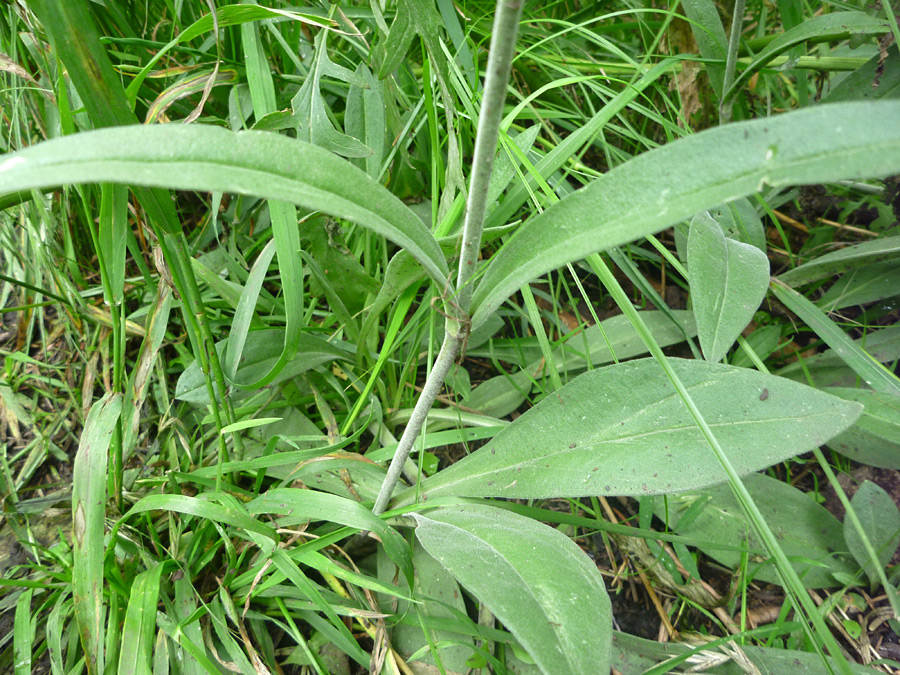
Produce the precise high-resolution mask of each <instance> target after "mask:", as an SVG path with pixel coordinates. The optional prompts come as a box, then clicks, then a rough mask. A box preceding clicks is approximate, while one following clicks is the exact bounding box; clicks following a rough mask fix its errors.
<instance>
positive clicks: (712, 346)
mask: <svg viewBox="0 0 900 675" xmlns="http://www.w3.org/2000/svg"><path fill="white" fill-rule="evenodd" d="M687 254H688V280H689V282H690V286H691V301H692V302H693V305H694V315H695V316H696V317H697V336H698V337H699V338H700V347H701V349H703V355H704V356H705V357H706V360H707V361H712V362H713V363H717V362H719V361H721V360H722V359H723V358H724V357H725V354H726V353H727V352H728V350H729V349H730V348H731V345H733V344H734V341H735V340H737V338H738V336H739V335H740V334H741V332H742V331H743V330H744V328H746V327H747V324H748V323H750V320H751V319H752V318H753V314H754V313H755V312H756V310H757V309H758V308H759V304H760V303H761V302H762V300H763V298H764V297H765V296H766V290H767V289H768V287H769V259H768V258H767V257H766V254H765V253H763V252H762V251H760V250H759V249H758V248H756V247H755V246H751V245H750V244H743V243H741V242H739V241H735V240H734V239H729V238H727V237H726V236H725V233H724V232H722V228H721V227H720V226H719V224H718V223H716V221H715V220H713V218H712V216H710V215H709V214H708V213H704V214H701V215H699V216H696V217H695V218H694V219H693V220H692V221H691V231H690V235H689V237H688V251H687Z"/></svg>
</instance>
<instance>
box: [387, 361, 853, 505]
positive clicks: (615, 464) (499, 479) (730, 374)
mask: <svg viewBox="0 0 900 675" xmlns="http://www.w3.org/2000/svg"><path fill="white" fill-rule="evenodd" d="M670 362H671V364H672V367H673V368H674V369H675V372H676V374H677V375H678V377H679V378H680V379H681V381H682V382H683V383H684V385H685V386H686V387H687V389H688V391H689V392H690V395H691V397H692V398H693V399H694V401H695V402H696V404H697V406H698V408H699V409H700V412H701V413H702V414H703V416H704V418H705V419H706V420H707V422H708V423H709V425H710V427H711V428H712V430H713V432H714V433H715V434H716V437H717V438H718V439H719V442H720V443H721V444H722V447H723V448H724V449H725V452H726V453H727V454H728V456H729V459H730V460H731V462H732V464H733V465H734V467H735V468H736V469H737V471H738V472H739V473H741V474H746V473H750V472H751V471H758V470H760V469H763V468H765V467H767V466H770V465H772V464H775V463H776V462H780V461H783V460H785V459H787V458H788V457H792V456H794V455H798V454H800V453H803V452H806V451H808V450H810V449H812V448H814V447H816V446H818V445H821V444H823V443H825V442H826V441H827V440H828V439H829V438H831V437H832V436H834V435H836V434H838V433H840V432H841V431H843V430H844V429H847V428H848V427H849V426H850V425H851V424H853V422H854V421H856V419H857V418H858V417H859V415H860V412H861V411H862V406H861V405H859V404H858V403H853V402H850V401H844V400H841V399H839V398H837V397H835V396H831V395H829V394H825V393H822V392H820V391H817V390H815V389H812V388H811V387H807V386H805V385H800V384H798V383H796V382H791V381H790V380H786V379H783V378H780V377H776V376H774V375H766V374H763V373H759V372H756V371H752V370H747V369H744V368H735V367H733V366H727V365H722V364H713V363H707V362H703V361H689V360H683V359H670ZM725 480H726V477H725V472H724V470H723V469H722V467H721V465H720V464H719V462H718V460H716V458H715V456H714V454H713V452H712V450H711V449H710V447H709V445H708V444H707V442H706V440H705V439H704V437H703V435H702V434H701V433H700V430H699V429H698V428H697V426H696V424H695V423H694V421H693V419H692V418H691V416H690V414H689V413H688V411H687V409H686V408H685V406H684V404H683V403H682V401H681V399H680V398H679V397H678V395H677V394H676V392H675V389H674V387H672V385H671V383H670V382H669V380H668V379H667V378H666V376H665V374H664V373H663V371H662V369H661V368H660V367H659V364H658V363H656V361H655V360H653V359H640V360H637V361H630V362H628V363H622V364H618V365H614V366H607V367H605V368H599V369H597V370H593V371H590V372H587V373H585V374H584V375H581V376H579V377H577V378H576V379H575V380H573V381H572V382H570V383H569V384H567V385H566V386H564V387H563V388H562V389H559V390H558V391H557V392H555V393H553V394H551V395H549V396H547V397H546V398H545V399H544V400H542V401H541V402H540V403H539V404H538V405H536V406H535V407H534V408H532V409H531V410H529V411H528V412H526V413H525V414H524V415H522V416H521V417H519V418H518V419H517V420H516V421H515V422H513V423H512V424H510V425H509V426H508V427H505V428H504V429H503V430H502V431H501V432H500V433H499V434H497V436H495V437H494V438H493V439H492V440H491V441H490V442H489V443H488V444H487V445H485V446H484V447H482V448H480V449H479V450H477V451H475V452H473V453H472V454H471V455H469V456H468V457H465V458H464V459H462V460H460V461H458V462H456V463H455V464H453V465H451V466H449V467H448V468H446V469H444V470H443V471H440V472H438V473H437V474H435V475H434V476H432V477H430V478H427V479H425V480H424V481H422V483H421V484H420V490H421V492H422V493H424V494H426V495H427V497H428V499H432V498H434V497H437V496H456V497H505V498H509V499H530V498H536V499H537V498H550V497H583V496H585V495H645V494H661V493H669V492H676V491H679V490H691V489H696V488H700V487H704V486H707V485H713V484H716V483H720V482H723V481H725ZM413 494H414V493H413V491H412V490H408V491H407V492H406V493H404V494H403V495H400V501H401V502H403V501H404V500H410V499H411V498H412V497H413Z"/></svg>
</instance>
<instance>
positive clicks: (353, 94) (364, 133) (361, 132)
mask: <svg viewBox="0 0 900 675" xmlns="http://www.w3.org/2000/svg"><path fill="white" fill-rule="evenodd" d="M356 75H357V77H360V78H362V79H363V80H365V83H366V85H365V86H360V85H357V84H353V85H351V86H350V91H349V92H348V93H347V110H346V112H345V113H344V129H345V131H346V132H347V134H348V135H350V136H352V137H354V138H356V139H358V140H359V141H360V142H362V143H363V144H365V146H366V147H368V148H369V149H370V150H371V152H370V153H369V155H368V156H367V157H365V158H360V159H355V160H352V161H353V163H354V164H355V165H356V166H358V167H359V168H360V169H362V170H364V171H365V172H366V173H367V174H368V175H369V176H371V177H372V178H374V179H375V180H378V178H379V177H380V176H381V164H382V161H383V159H384V146H385V140H384V136H385V129H386V126H385V119H384V112H385V105H384V96H382V93H381V83H380V82H379V81H378V79H377V78H376V77H375V76H374V75H373V74H372V72H371V71H370V70H369V69H368V68H366V66H365V65H364V64H362V63H360V64H359V65H358V66H357V67H356Z"/></svg>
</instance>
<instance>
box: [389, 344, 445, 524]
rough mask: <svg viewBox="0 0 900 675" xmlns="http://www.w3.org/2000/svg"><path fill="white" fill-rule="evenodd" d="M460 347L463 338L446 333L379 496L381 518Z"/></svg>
mask: <svg viewBox="0 0 900 675" xmlns="http://www.w3.org/2000/svg"><path fill="white" fill-rule="evenodd" d="M460 345H461V341H460V340H459V338H457V337H454V336H453V335H450V333H449V332H446V333H444V342H443V344H441V349H440V351H439V352H438V355H437V357H436V358H435V360H434V366H433V367H432V369H431V372H430V373H429V374H428V378H427V379H426V380H425V386H424V387H423V388H422V393H421V394H420V395H419V400H418V401H416V405H415V407H414V408H413V411H412V416H411V417H410V418H409V422H408V423H407V424H406V428H405V429H404V430H403V435H402V436H401V437H400V443H399V444H398V445H397V451H396V452H395V453H394V458H393V459H392V460H391V465H390V467H388V472H387V475H386V476H385V477H384V482H383V483H382V484H381V490H380V491H379V493H378V498H377V499H376V500H375V507H374V508H373V509H372V511H373V512H374V513H375V515H381V514H382V513H384V512H385V510H386V509H387V505H388V502H389V501H390V499H391V495H392V494H393V492H394V488H395V487H396V485H397V481H399V480H400V473H401V472H402V470H403V465H404V464H405V463H406V460H407V459H408V458H409V453H410V452H411V451H412V448H413V444H414V443H415V442H416V439H417V438H418V437H419V431H420V430H421V429H422V425H423V424H424V423H425V418H426V417H427V416H428V411H429V410H431V406H432V404H433V403H434V399H435V398H437V395H438V394H439V393H441V387H443V386H444V379H445V378H446V377H447V373H449V372H450V368H452V367H453V363H454V361H456V355H457V354H458V353H459V348H460Z"/></svg>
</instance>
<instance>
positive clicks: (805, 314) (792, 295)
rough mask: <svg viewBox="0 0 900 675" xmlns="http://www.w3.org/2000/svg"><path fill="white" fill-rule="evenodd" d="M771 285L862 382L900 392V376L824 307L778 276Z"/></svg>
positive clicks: (887, 390)
mask: <svg viewBox="0 0 900 675" xmlns="http://www.w3.org/2000/svg"><path fill="white" fill-rule="evenodd" d="M771 288H772V292H773V293H774V294H775V297H776V298H778V299H779V300H780V301H781V302H783V303H784V304H785V305H786V306H787V308H788V309H789V310H791V311H792V312H794V314H796V315H797V316H799V317H800V319H801V320H802V321H803V322H805V323H806V325H807V326H809V327H810V328H812V329H813V330H814V331H815V332H816V335H818V336H819V337H820V338H822V339H823V340H824V341H825V343H826V344H827V345H828V346H829V347H831V348H832V349H833V350H834V352H835V353H836V354H837V355H838V356H839V357H840V358H841V359H842V360H843V361H844V363H846V364H847V365H848V366H850V368H852V369H853V371H854V372H855V373H856V374H857V375H859V376H860V377H861V378H862V380H863V382H865V383H866V384H867V385H868V386H870V387H872V389H874V390H875V391H882V392H886V393H890V394H900V379H898V378H897V376H896V375H895V374H894V373H892V372H891V371H890V370H888V369H887V368H885V367H884V366H883V365H881V364H880V363H879V362H878V361H877V360H876V359H875V358H874V357H872V356H871V355H870V354H868V353H866V352H865V351H864V350H863V349H862V348H860V347H859V346H858V345H857V344H856V343H855V342H854V341H853V340H851V339H850V338H849V337H847V334H846V333H845V332H844V331H843V329H842V328H841V327H840V326H838V325H837V324H835V323H834V321H832V320H831V319H829V318H828V316H827V315H826V314H825V313H824V312H823V311H822V310H821V309H819V308H818V307H816V306H815V305H814V304H813V303H812V302H810V301H809V300H807V299H806V298H805V297H804V296H802V295H800V294H799V293H797V292H796V291H795V290H793V289H792V288H790V287H788V286H786V285H784V284H783V283H782V282H781V281H779V280H778V279H773V280H772V285H771Z"/></svg>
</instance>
